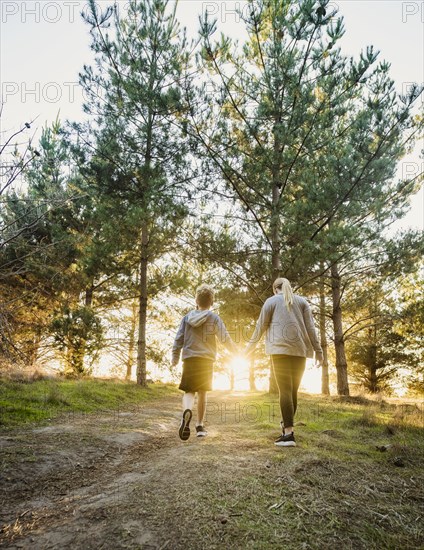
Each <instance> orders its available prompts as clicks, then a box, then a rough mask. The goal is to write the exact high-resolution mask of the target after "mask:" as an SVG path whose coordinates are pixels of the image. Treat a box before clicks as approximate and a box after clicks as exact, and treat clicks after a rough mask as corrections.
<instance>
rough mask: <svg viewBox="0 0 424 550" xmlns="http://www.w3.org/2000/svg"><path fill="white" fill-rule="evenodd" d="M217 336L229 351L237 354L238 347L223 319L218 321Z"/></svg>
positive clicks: (219, 318)
mask: <svg viewBox="0 0 424 550" xmlns="http://www.w3.org/2000/svg"><path fill="white" fill-rule="evenodd" d="M216 335H217V337H218V340H219V341H220V342H221V344H223V345H224V346H225V347H226V348H227V349H228V351H230V352H231V353H237V346H236V344H235V343H234V342H233V340H232V338H231V336H230V335H229V333H228V330H227V327H226V326H225V323H224V321H223V320H222V319H221V317H218V319H217V321H216Z"/></svg>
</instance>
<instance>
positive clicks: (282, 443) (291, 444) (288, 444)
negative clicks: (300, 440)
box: [274, 441, 296, 447]
mask: <svg viewBox="0 0 424 550" xmlns="http://www.w3.org/2000/svg"><path fill="white" fill-rule="evenodd" d="M274 445H277V447H296V442H295V441H280V442H279V443H277V442H275V443H274Z"/></svg>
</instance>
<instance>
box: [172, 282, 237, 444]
mask: <svg viewBox="0 0 424 550" xmlns="http://www.w3.org/2000/svg"><path fill="white" fill-rule="evenodd" d="M213 300H214V292H213V290H212V288H211V287H210V286H208V285H201V286H200V287H199V288H198V289H197V291H196V305H197V308H196V309H195V310H192V311H190V313H188V314H187V315H186V316H185V317H183V319H182V321H181V324H180V327H179V329H178V332H177V335H176V337H175V341H174V347H173V348H172V365H173V366H174V367H175V366H176V365H177V364H178V361H179V359H180V352H181V349H182V350H183V353H182V359H183V374H182V377H181V383H180V385H179V389H180V390H183V391H184V392H185V393H184V395H183V417H182V420H181V426H180V429H179V432H178V433H179V436H180V438H181V439H182V440H183V441H187V439H188V438H189V437H190V420H191V417H192V409H193V405H194V399H195V394H196V392H197V423H196V435H197V437H205V436H206V435H207V432H206V430H205V428H204V426H203V421H204V418H205V412H206V392H207V391H210V390H211V389H212V375H213V363H214V361H215V359H216V338H217V337H218V339H219V341H220V342H222V343H223V344H224V345H225V346H226V347H227V348H228V349H229V350H230V351H236V346H235V344H234V342H233V341H232V340H231V338H230V335H229V334H228V331H227V329H226V327H225V325H224V323H223V321H222V319H221V318H220V317H219V316H218V315H217V314H216V313H213V312H212V311H210V308H211V306H212V304H213Z"/></svg>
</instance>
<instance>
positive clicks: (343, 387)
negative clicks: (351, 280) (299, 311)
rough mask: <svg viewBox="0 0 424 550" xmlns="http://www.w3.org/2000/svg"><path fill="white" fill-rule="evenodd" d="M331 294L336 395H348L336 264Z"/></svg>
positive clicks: (338, 275) (333, 267)
mask: <svg viewBox="0 0 424 550" xmlns="http://www.w3.org/2000/svg"><path fill="white" fill-rule="evenodd" d="M331 292H332V298H333V327H334V347H335V351H336V370H337V394H338V395H349V382H348V378H347V361H346V353H345V346H344V337H343V324H342V308H341V306H340V301H341V290H340V274H339V271H338V266H337V264H334V265H333V266H332V267H331Z"/></svg>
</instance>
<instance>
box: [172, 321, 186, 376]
mask: <svg viewBox="0 0 424 550" xmlns="http://www.w3.org/2000/svg"><path fill="white" fill-rule="evenodd" d="M184 331H185V317H183V319H182V321H181V324H180V326H179V328H178V331H177V334H176V336H175V340H174V345H173V347H172V364H173V365H178V361H179V360H180V355H181V349H182V347H183V346H184Z"/></svg>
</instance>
